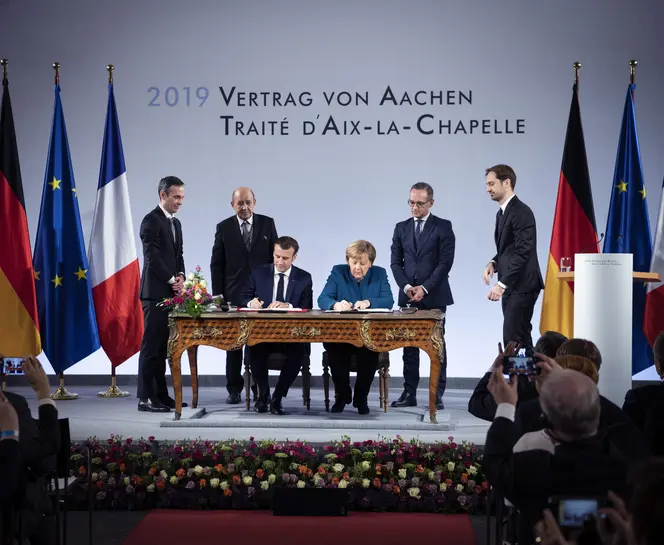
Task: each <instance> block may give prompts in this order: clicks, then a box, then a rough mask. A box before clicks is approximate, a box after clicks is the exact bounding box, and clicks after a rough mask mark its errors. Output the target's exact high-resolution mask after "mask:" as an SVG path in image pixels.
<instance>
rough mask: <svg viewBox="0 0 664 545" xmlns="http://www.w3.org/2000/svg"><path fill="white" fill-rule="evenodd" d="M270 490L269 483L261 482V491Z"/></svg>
mask: <svg viewBox="0 0 664 545" xmlns="http://www.w3.org/2000/svg"><path fill="white" fill-rule="evenodd" d="M268 488H270V483H269V482H267V481H261V490H267V489H268Z"/></svg>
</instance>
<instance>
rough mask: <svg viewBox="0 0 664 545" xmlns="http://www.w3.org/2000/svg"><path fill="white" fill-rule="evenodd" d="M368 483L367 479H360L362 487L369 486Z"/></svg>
mask: <svg viewBox="0 0 664 545" xmlns="http://www.w3.org/2000/svg"><path fill="white" fill-rule="evenodd" d="M370 484H371V482H369V479H362V488H369V485H370Z"/></svg>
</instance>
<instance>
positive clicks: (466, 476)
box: [461, 473, 468, 484]
mask: <svg viewBox="0 0 664 545" xmlns="http://www.w3.org/2000/svg"><path fill="white" fill-rule="evenodd" d="M461 482H462V483H464V484H465V483H467V482H468V473H462V474H461Z"/></svg>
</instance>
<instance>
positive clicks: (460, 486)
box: [456, 484, 463, 492]
mask: <svg viewBox="0 0 664 545" xmlns="http://www.w3.org/2000/svg"><path fill="white" fill-rule="evenodd" d="M456 491H457V492H463V485H462V484H458V485H457V487H456Z"/></svg>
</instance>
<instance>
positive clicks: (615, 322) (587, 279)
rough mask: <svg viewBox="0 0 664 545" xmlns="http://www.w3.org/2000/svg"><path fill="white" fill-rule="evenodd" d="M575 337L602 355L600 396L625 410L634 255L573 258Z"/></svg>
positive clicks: (629, 374) (629, 377) (629, 378)
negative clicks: (594, 346) (587, 343)
mask: <svg viewBox="0 0 664 545" xmlns="http://www.w3.org/2000/svg"><path fill="white" fill-rule="evenodd" d="M574 260H575V261H574V263H575V268H576V270H575V272H574V336H575V337H580V338H583V339H588V340H591V341H593V342H594V343H595V344H596V345H597V347H598V348H599V350H600V352H601V354H602V367H601V370H600V373H599V390H600V392H601V394H602V395H603V396H604V397H606V398H608V399H610V400H611V401H613V402H614V403H616V404H617V405H618V406H622V404H623V401H624V400H625V393H626V392H627V390H629V389H630V388H631V387H632V361H631V360H632V299H633V296H632V294H633V279H632V271H633V256H632V254H576V255H575V256H574Z"/></svg>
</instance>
